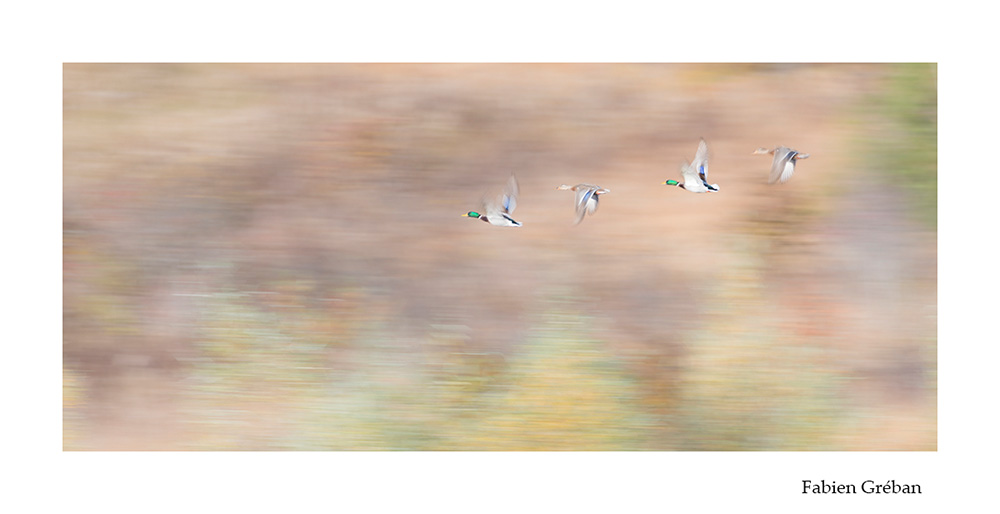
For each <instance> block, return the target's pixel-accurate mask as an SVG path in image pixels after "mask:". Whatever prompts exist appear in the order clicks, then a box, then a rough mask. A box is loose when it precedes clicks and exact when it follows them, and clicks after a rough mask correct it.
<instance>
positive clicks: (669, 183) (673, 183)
mask: <svg viewBox="0 0 1000 514" xmlns="http://www.w3.org/2000/svg"><path fill="white" fill-rule="evenodd" d="M677 184H680V182H678V181H676V180H668V181H666V182H664V183H663V185H665V186H676V185H677Z"/></svg>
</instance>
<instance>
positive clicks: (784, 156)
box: [767, 146, 798, 184]
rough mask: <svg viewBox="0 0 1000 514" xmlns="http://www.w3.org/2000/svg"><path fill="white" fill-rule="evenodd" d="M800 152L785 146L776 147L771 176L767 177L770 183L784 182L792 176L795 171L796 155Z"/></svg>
mask: <svg viewBox="0 0 1000 514" xmlns="http://www.w3.org/2000/svg"><path fill="white" fill-rule="evenodd" d="M796 155H798V152H796V151H795V150H792V149H791V148H788V147H785V146H779V147H777V148H775V149H774V161H772V162H771V176H770V177H769V178H768V179H767V183H768V184H773V183H775V182H781V183H782V184H784V183H785V182H787V181H788V179H790V178H792V174H794V173H795V156H796Z"/></svg>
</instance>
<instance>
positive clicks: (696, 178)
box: [664, 139, 719, 193]
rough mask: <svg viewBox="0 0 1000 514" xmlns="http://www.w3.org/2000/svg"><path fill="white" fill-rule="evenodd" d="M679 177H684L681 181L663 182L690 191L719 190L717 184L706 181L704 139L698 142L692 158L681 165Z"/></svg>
mask: <svg viewBox="0 0 1000 514" xmlns="http://www.w3.org/2000/svg"><path fill="white" fill-rule="evenodd" d="M681 178H683V179H684V181H683V182H677V181H676V180H668V181H666V182H664V184H665V185H668V186H677V187H679V188H681V189H683V190H685V191H691V192H692V193H714V192H717V191H718V190H719V185H718V184H709V183H708V144H707V143H705V140H704V139H702V140H701V141H700V142H699V143H698V151H696V152H695V154H694V160H692V161H691V162H690V163H684V164H682V165H681Z"/></svg>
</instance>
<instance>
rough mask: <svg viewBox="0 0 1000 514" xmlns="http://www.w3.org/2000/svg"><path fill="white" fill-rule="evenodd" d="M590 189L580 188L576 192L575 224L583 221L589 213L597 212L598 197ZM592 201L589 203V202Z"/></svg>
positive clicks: (592, 189)
mask: <svg viewBox="0 0 1000 514" xmlns="http://www.w3.org/2000/svg"><path fill="white" fill-rule="evenodd" d="M595 191H596V190H595V189H594V188H592V187H580V188H578V189H577V190H576V223H580V222H581V221H583V217H584V216H585V215H586V214H587V213H588V212H589V213H590V214H593V213H594V211H596V210H597V200H598V198H599V197H598V195H596V194H595ZM591 199H593V201H592V202H591V201H590V200H591Z"/></svg>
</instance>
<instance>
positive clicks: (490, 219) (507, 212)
mask: <svg viewBox="0 0 1000 514" xmlns="http://www.w3.org/2000/svg"><path fill="white" fill-rule="evenodd" d="M518 192H519V188H518V186H517V178H515V177H514V174H513V173H511V174H510V178H509V179H507V185H506V186H504V190H503V193H501V194H500V195H499V196H498V197H497V198H495V199H493V200H491V201H488V202H483V210H484V211H485V214H480V213H478V212H476V211H469V212H467V213H465V214H463V215H462V216H468V217H470V218H479V219H481V220H483V221H485V222H486V223H489V224H490V225H495V226H497V227H520V226H521V225H522V223H520V222H518V221H515V220H514V218H512V217H511V214H513V213H514V209H516V208H517V195H518Z"/></svg>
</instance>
